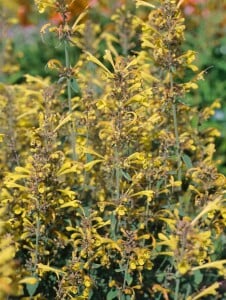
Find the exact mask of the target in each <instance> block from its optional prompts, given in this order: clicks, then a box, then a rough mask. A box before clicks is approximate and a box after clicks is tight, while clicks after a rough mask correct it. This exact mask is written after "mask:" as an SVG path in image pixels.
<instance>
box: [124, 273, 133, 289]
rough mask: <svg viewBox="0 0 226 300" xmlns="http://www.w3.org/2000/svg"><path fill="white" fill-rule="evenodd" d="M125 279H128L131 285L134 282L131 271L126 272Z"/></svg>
mask: <svg viewBox="0 0 226 300" xmlns="http://www.w3.org/2000/svg"><path fill="white" fill-rule="evenodd" d="M125 279H126V282H127V283H128V285H129V286H130V285H131V283H132V282H133V277H132V276H131V275H130V273H126V274H125Z"/></svg>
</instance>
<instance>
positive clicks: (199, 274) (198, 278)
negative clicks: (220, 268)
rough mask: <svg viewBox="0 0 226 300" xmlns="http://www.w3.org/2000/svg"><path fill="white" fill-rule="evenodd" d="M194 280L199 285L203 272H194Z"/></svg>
mask: <svg viewBox="0 0 226 300" xmlns="http://www.w3.org/2000/svg"><path fill="white" fill-rule="evenodd" d="M194 280H195V283H196V284H197V285H199V284H200V283H201V282H202V280H203V274H202V273H201V271H200V270H197V271H195V272H194Z"/></svg>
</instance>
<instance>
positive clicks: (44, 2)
mask: <svg viewBox="0 0 226 300" xmlns="http://www.w3.org/2000/svg"><path fill="white" fill-rule="evenodd" d="M55 3H56V0H35V4H36V5H37V7H38V11H39V12H40V13H41V14H42V13H44V12H45V10H46V8H49V7H55Z"/></svg>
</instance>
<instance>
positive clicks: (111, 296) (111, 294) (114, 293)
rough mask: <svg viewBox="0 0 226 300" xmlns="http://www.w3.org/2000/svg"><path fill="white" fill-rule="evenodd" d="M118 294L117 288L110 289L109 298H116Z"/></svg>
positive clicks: (108, 299)
mask: <svg viewBox="0 0 226 300" xmlns="http://www.w3.org/2000/svg"><path fill="white" fill-rule="evenodd" d="M117 296H118V291H117V290H110V291H109V292H108V294H107V300H112V299H115V298H116V297H117Z"/></svg>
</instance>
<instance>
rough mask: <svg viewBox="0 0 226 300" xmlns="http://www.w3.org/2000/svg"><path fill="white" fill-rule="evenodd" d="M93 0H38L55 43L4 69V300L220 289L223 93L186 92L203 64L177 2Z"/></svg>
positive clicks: (170, 296) (48, 37) (211, 293)
mask: <svg viewBox="0 0 226 300" xmlns="http://www.w3.org/2000/svg"><path fill="white" fill-rule="evenodd" d="M96 2H97V1H90V2H88V1H74V0H35V1H34V5H35V8H36V9H37V11H38V13H40V16H42V15H41V14H48V15H53V14H54V15H55V14H57V20H58V21H57V22H56V21H51V20H50V21H49V22H48V23H45V24H44V25H42V26H41V29H40V35H41V37H40V39H42V40H43V42H44V43H45V44H46V45H47V46H48V47H50V48H54V47H56V48H57V49H61V51H62V52H61V55H60V56H59V57H56V58H55V57H52V58H50V59H49V61H48V62H47V64H46V65H44V66H43V68H45V69H46V70H47V71H48V74H50V75H49V76H44V77H41V76H38V75H32V74H29V73H27V74H26V75H25V76H24V77H23V79H21V80H20V81H19V82H15V83H9V82H7V80H5V78H6V77H7V74H8V73H7V72H10V67H12V68H13V67H17V68H20V66H19V65H18V66H17V65H16V63H15V62H14V61H13V60H12V58H10V59H11V61H10V59H8V60H7V61H9V63H7V68H5V69H2V72H1V74H2V78H3V79H4V80H2V82H1V83H0V91H1V93H0V107H1V110H0V121H1V127H0V142H1V143H0V146H1V151H0V165H1V172H0V176H1V183H0V218H1V222H0V237H1V239H0V299H7V300H10V299H12V300H13V299H24V300H26V299H30V300H51V299H58V300H62V299H65V300H70V299H74V300H76V299H77V300H82V299H87V300H88V299H90V300H102V299H103V300H114V299H118V300H135V299H138V300H145V299H148V300H152V299H153V300H197V299H208V300H215V299H224V297H226V293H225V292H226V288H225V285H226V271H225V270H226V269H225V265H226V257H225V253H226V236H225V224H226V205H225V191H226V179H225V176H224V175H223V174H222V173H220V172H219V171H218V168H217V162H216V161H215V159H214V154H215V151H216V149H215V139H216V137H218V136H219V131H218V129H216V128H214V127H210V125H208V126H207V124H209V123H208V120H209V119H210V118H211V117H212V116H213V115H214V114H215V110H216V109H220V101H219V99H216V100H215V101H213V102H212V103H210V104H209V105H208V106H203V107H200V106H198V105H195V104H194V103H195V102H194V101H192V100H191V103H189V101H188V100H187V99H188V98H186V96H187V95H190V96H189V99H190V98H192V95H194V97H195V94H196V93H198V92H197V91H198V86H199V83H200V82H203V81H205V76H206V70H205V69H203V70H199V68H198V67H197V65H196V62H195V60H196V52H195V50H194V49H192V50H191V49H188V50H184V42H185V25H184V24H185V20H184V17H183V14H182V5H183V2H184V1H182V0H178V1H176V0H156V1H141V0H136V1H132V0H131V1H130V0H127V1H121V5H119V6H118V7H112V8H111V11H114V13H113V14H112V15H109V19H110V22H107V23H105V22H104V21H103V19H101V21H100V15H99V14H98V4H96ZM100 3H101V1H100ZM76 5H77V6H76ZM95 5H96V6H95ZM104 7H105V6H104ZM75 8H76V13H75ZM37 18H38V17H37ZM55 20H56V19H55ZM52 41H54V43H53V44H51V43H52ZM4 42H5V44H4V45H3V49H4V51H5V53H4V57H5V58H7V55H8V58H9V53H10V44H7V40H5V41H4ZM62 53H63V55H62ZM1 66H3V67H4V66H6V61H1ZM3 75H4V76H3ZM185 99H186V100H185Z"/></svg>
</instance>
